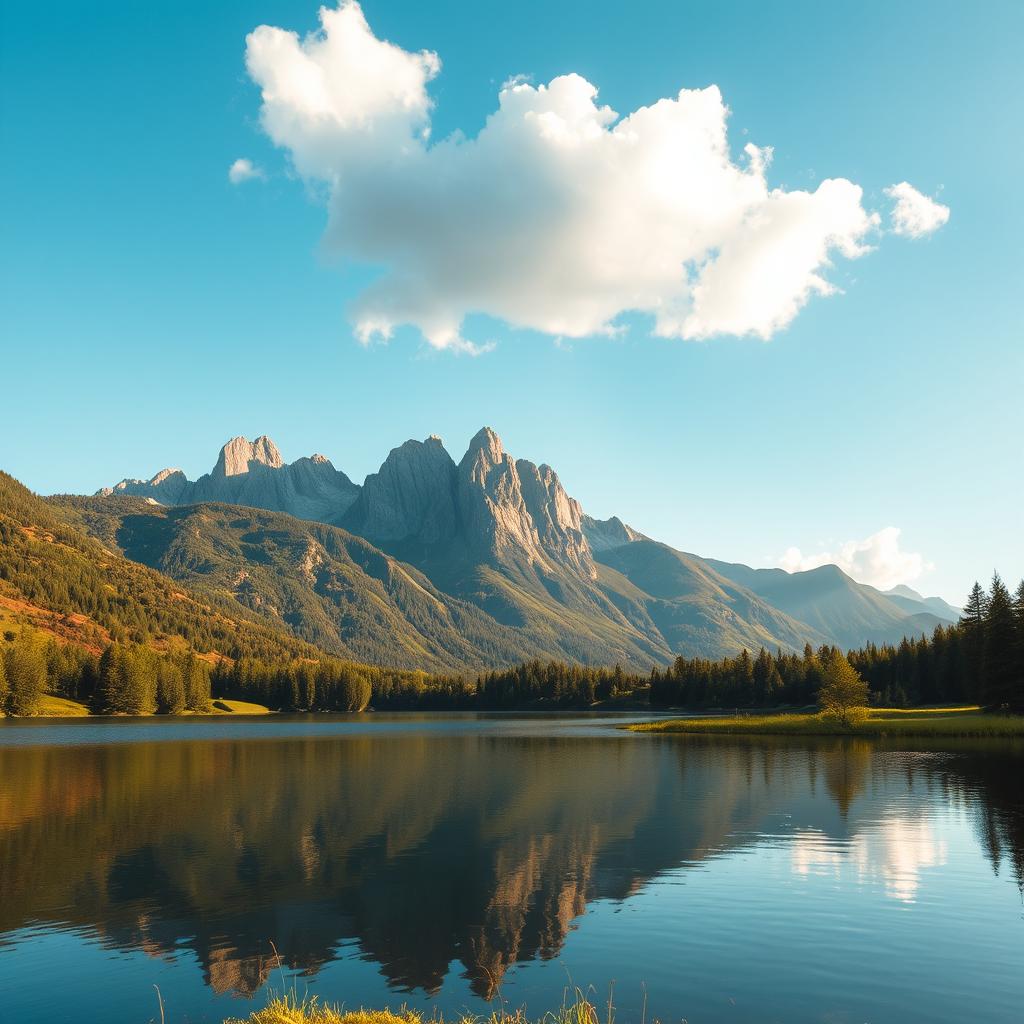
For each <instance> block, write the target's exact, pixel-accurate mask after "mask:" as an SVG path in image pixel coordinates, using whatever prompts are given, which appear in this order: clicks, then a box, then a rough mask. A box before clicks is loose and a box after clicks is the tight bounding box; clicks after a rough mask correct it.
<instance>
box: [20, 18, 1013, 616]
mask: <svg viewBox="0 0 1024 1024" xmlns="http://www.w3.org/2000/svg"><path fill="white" fill-rule="evenodd" d="M0 10H2V24H0V104H2V106H0V204H2V207H0V214H2V223H3V230H2V233H0V356H2V358H0V467H2V468H3V469H5V470H7V471H8V472H10V473H12V474H13V475H14V476H16V477H17V478H19V479H20V480H22V481H23V482H24V483H25V484H27V485H28V486H29V487H31V488H32V489H34V490H36V491H38V492H40V493H52V492H58V491H68V492H92V491H94V490H96V489H97V488H99V487H100V486H103V485H105V484H110V483H113V482H116V481H117V480H119V479H121V478H122V477H125V476H133V477H134V476H138V477H148V476H150V475H152V474H153V473H155V472H156V471H157V470H159V469H161V468H163V467H165V466H180V467H181V468H183V469H184V470H185V471H186V472H187V473H188V475H189V476H190V477H193V478H194V477H195V476H197V475H200V474H201V473H203V472H206V471H208V470H209V469H210V468H211V467H212V465H213V463H214V461H215V458H216V454H217V451H218V450H219V448H220V446H221V445H222V444H223V443H224V442H225V441H226V440H227V439H228V438H229V437H232V436H235V435H238V434H244V435H246V436H248V437H254V436H256V435H258V434H263V433H266V434H268V435H270V436H271V437H272V438H274V440H275V441H276V442H277V444H278V445H279V447H280V448H281V450H282V453H283V455H284V457H285V458H286V459H287V460H292V459H295V458H298V457H300V456H302V455H308V454H312V453H313V452H322V453H324V454H326V455H328V456H329V457H330V458H331V459H332V461H333V462H334V463H335V465H336V466H338V467H339V468H340V469H343V470H344V471H345V472H346V473H348V475H349V476H350V477H352V478H353V479H354V480H356V481H357V482H361V480H362V479H363V477H364V476H365V475H366V474H367V473H370V472H373V471H374V470H376V469H377V467H378V466H379V465H380V463H381V461H382V460H383V459H384V457H385V456H386V454H387V452H388V451H389V450H390V449H391V448H392V447H395V446H397V445H398V444H400V443H402V442H403V441H404V440H406V439H408V438H410V437H412V438H419V439H422V438H425V437H427V436H428V435H430V434H439V435H440V436H441V437H443V438H444V440H445V443H446V445H447V447H448V449H449V451H450V452H451V453H452V455H453V456H454V457H455V458H456V459H458V458H459V457H460V456H461V454H462V452H463V451H464V449H465V446H466V443H467V442H468V440H469V438H470V437H471V436H472V435H473V434H474V433H475V432H476V431H477V430H478V429H479V428H480V427H481V426H483V425H485V424H486V425H489V426H491V427H493V428H494V429H495V430H496V431H497V432H498V433H499V435H500V436H501V437H502V439H503V441H504V443H505V447H506V449H507V450H508V451H510V452H512V453H513V454H514V455H515V456H517V457H524V458H529V459H531V460H533V461H535V462H546V463H548V464H550V465H552V466H553V467H555V469H556V470H557V471H558V472H559V475H560V477H561V479H562V481H563V483H564V484H565V486H566V488H567V489H568V491H569V493H570V494H572V495H573V496H575V497H576V498H578V499H579V500H580V502H581V503H582V505H583V507H584V508H585V510H586V511H587V512H589V513H590V514H592V515H594V516H597V517H601V518H603V517H606V516H609V515H618V516H620V517H621V518H622V519H624V520H625V521H626V522H628V523H630V524H631V525H633V526H634V527H635V528H637V529H639V530H641V531H643V532H644V533H647V534H649V535H651V536H654V537H656V538H658V539H659V540H664V541H666V542H668V543H671V544H672V545H674V546H676V547H679V548H682V549H684V550H687V551H693V552H696V553H698V554H703V555H708V556H713V557H716V558H722V559H726V560H731V561H740V562H745V563H748V564H752V565H757V566H768V565H783V566H784V567H786V568H789V569H796V568H801V567H807V566H810V565H813V564H817V563H820V562H821V561H822V560H832V561H836V562H837V563H838V564H840V565H841V566H843V567H844V568H846V569H847V571H849V572H851V574H852V575H854V576H855V577H856V578H858V579H862V580H864V581H866V582H871V583H874V584H876V585H880V586H892V585H894V584H895V583H900V582H903V583H908V584H909V585H911V586H913V587H914V588H915V589H918V590H920V591H922V592H924V593H926V594H940V595H942V596H943V597H946V598H947V599H949V600H951V601H954V602H955V603H961V602H962V599H963V597H964V596H965V595H966V592H967V590H968V589H969V587H970V585H971V583H972V582H973V581H974V580H975V579H976V578H980V579H981V580H983V581H987V580H988V579H989V578H990V577H991V574H992V572H993V570H996V569H998V570H999V571H1000V572H1001V573H1002V575H1003V576H1004V577H1005V578H1006V579H1007V580H1008V581H1009V582H1010V583H1011V585H1015V584H1016V582H1017V581H1018V580H1019V579H1020V578H1021V577H1022V576H1024V530H1022V529H1021V525H1022V517H1021V512H1020V509H1021V507H1022V505H1024V465H1022V462H1024V455H1022V453H1024V430H1022V427H1021V395H1022V394H1024V346H1022V338H1021V335H1022V316H1021V313H1020V305H1019V303H1020V299H1019V292H1020V284H1021V281H1022V280H1024V255H1022V254H1024V247H1022V244H1021V238H1022V234H1024V202H1022V199H1021V195H1022V193H1021V186H1020V167H1021V163H1022V159H1024V141H1022V139H1021V135H1020V132H1019V125H1020V124H1021V123H1024V99H1022V97H1024V62H1021V61H1020V59H1019V53H1020V48H1021V44H1022V41H1024V5H1021V4H1019V3H1016V2H1005V3H1001V2H988V3H983V4H976V5H967V4H961V3H941V2H928V3H915V2H909V0H908V2H904V3H901V4H899V5H892V4H885V3H875V2H868V3H865V4H861V5H820V4H812V3H799V2H787V3H784V4H765V3H753V2H751V3H745V2H744V3H736V2H733V3H710V2H709V3H697V2H690V3H634V4H631V5H628V6H626V7H624V6H623V5H621V4H613V3H603V2H595V3H593V4H589V5H587V6H586V7H585V8H584V7H581V6H580V5H575V4H573V5H570V4H557V5H556V4H551V3H531V2H522V3H518V4H514V5H512V4H504V5H488V4H469V3H464V4H459V3H447V2H437V3H433V4H429V5H426V4H413V3H398V2H389V3H384V2H378V0H365V2H364V3H363V5H362V7H361V8H359V7H358V6H355V5H353V4H344V5H343V6H342V7H341V8H335V7H334V6H333V5H332V6H328V7H327V8H326V11H325V14H324V15H323V20H322V21H321V15H320V14H319V13H318V8H317V6H316V5H315V4H313V3H309V2H294V0H289V2H284V0H278V2H271V0H265V2H260V0H257V2H246V3H232V2H228V0H224V2H219V3H217V4H206V3H193V2H181V3H178V4H162V5H140V4H136V3H116V2H109V3H105V4H103V5H83V4H80V3H74V4H72V3H65V2H63V0H56V2H54V3H51V4H48V5H46V6H45V7H40V6H39V5H33V4H14V3H10V2H7V0H0ZM292 33H294V35H293V34H292ZM310 33H313V35H312V36H311V35H310ZM317 33H319V34H317ZM681 90H683V91H682V92H681Z"/></svg>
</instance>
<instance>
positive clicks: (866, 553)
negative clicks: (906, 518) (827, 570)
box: [778, 526, 934, 590]
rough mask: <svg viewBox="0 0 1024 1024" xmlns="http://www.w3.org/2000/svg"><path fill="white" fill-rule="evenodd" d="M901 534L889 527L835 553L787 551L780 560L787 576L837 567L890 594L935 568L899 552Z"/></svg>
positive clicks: (920, 556)
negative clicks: (789, 573)
mask: <svg viewBox="0 0 1024 1024" xmlns="http://www.w3.org/2000/svg"><path fill="white" fill-rule="evenodd" d="M900 532H901V531H900V530H899V529H898V528H897V527H895V526H887V527H885V529H883V530H879V531H878V533H873V534H872V535H871V536H870V537H866V538H865V539H864V540H851V541H847V542H846V543H845V544H840V545H839V546H838V547H837V548H836V549H835V550H834V551H822V552H820V553H819V554H814V555H804V554H803V553H802V552H801V550H800V549H799V548H796V547H792V548H788V549H787V550H786V552H785V554H783V556H782V557H781V558H780V559H779V562H778V565H779V568H781V569H785V570H786V572H805V571H806V570H808V569H816V568H817V567H818V566H819V565H838V566H839V568H840V569H842V570H843V572H845V573H846V574H847V575H848V576H852V577H853V578H854V579H855V580H857V581H858V582H859V583H869V584H871V586H873V587H878V589H879V590H891V589H892V588H893V587H895V586H898V585H899V584H900V583H912V582H913V581H914V580H916V579H918V578H919V577H920V576H921V575H922V574H923V573H925V572H927V571H929V570H931V569H932V568H934V566H932V565H931V563H929V562H926V561H925V559H924V557H923V556H922V555H919V554H917V553H915V552H912V551H903V550H902V549H901V548H900Z"/></svg>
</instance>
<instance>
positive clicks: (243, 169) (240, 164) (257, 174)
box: [228, 156, 263, 185]
mask: <svg viewBox="0 0 1024 1024" xmlns="http://www.w3.org/2000/svg"><path fill="white" fill-rule="evenodd" d="M262 177H263V171H261V170H260V169H259V168H258V167H257V166H256V165H255V164H254V163H253V162H252V161H251V160H249V159H248V158H247V157H244V156H243V157H239V158H238V159H237V160H236V161H235V162H234V163H233V164H232V165H231V166H230V167H229V168H228V181H230V182H231V184H232V185H241V184H242V182H243V181H251V180H252V179H253V178H262Z"/></svg>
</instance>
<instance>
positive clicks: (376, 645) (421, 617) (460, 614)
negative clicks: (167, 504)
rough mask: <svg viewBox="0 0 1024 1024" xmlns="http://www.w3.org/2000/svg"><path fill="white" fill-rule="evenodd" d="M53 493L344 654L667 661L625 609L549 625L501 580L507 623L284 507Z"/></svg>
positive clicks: (109, 530)
mask: <svg viewBox="0 0 1024 1024" xmlns="http://www.w3.org/2000/svg"><path fill="white" fill-rule="evenodd" d="M51 500H53V501H54V502H55V503H56V505H57V506H58V507H59V508H61V509H63V510H65V512H66V514H68V515H74V516H76V517H77V519H78V521H79V522H81V523H82V524H83V526H85V527H86V528H87V529H89V530H90V531H91V532H92V533H93V534H94V535H96V536H97V537H101V538H103V539H105V540H106V541H107V542H108V543H113V544H116V546H117V548H118V549H119V550H120V551H121V552H123V553H124V554H125V555H126V556H127V557H129V558H132V559H135V560H137V561H140V562H142V563H144V564H146V565H148V566H151V567H153V568H154V569H158V570H159V571H160V572H162V573H165V574H167V575H168V576H170V577H172V578H173V579H175V580H179V581H182V582H183V583H186V584H188V585H189V586H191V587H193V588H195V589H196V590H198V591H201V592H203V593H211V594H215V595H216V596H217V597H218V598H219V599H221V600H231V601H235V602H237V603H238V604H240V605H241V606H243V607H244V608H246V609H247V610H249V611H250V612H251V613H253V614H256V615H259V616H261V617H263V618H265V619H267V620H268V621H269V622H271V623H273V624H274V625H275V626H276V627H278V628H287V629H289V630H291V631H292V632H293V633H294V634H295V635H296V636H297V637H299V638H301V639H303V640H306V641H308V642H310V643H312V644H315V645H316V646H317V647H319V648H322V649H324V650H326V651H328V652H330V653H333V654H337V655H339V656H344V657H350V658H353V659H356V660H362V661H372V662H375V663H378V664H387V665H391V666H394V667H398V668H403V667H406V668H419V669H425V670H434V671H440V670H451V669H459V668H481V667H485V666H496V665H508V664H512V663H514V662H517V661H523V660H526V659H529V658H534V657H548V658H556V659H571V660H580V661H587V662H600V663H611V662H614V661H623V662H625V663H627V664H631V665H642V666H643V667H644V668H648V667H650V665H651V664H653V663H656V662H664V661H666V660H668V659H669V658H670V656H671V652H670V651H669V649H668V647H667V646H666V645H665V644H664V642H663V641H660V638H657V637H655V638H654V639H650V640H649V639H647V638H645V637H644V636H643V634H642V633H641V632H640V631H639V630H636V629H635V628H633V627H631V626H630V625H629V624H628V623H627V622H626V621H625V620H621V621H620V617H619V616H617V615H616V617H615V621H603V620H600V619H598V620H597V621H596V622H594V621H591V622H588V621H585V619H584V618H583V617H579V618H578V621H574V617H573V615H572V614H567V613H566V612H565V610H564V609H563V610H562V613H561V617H560V619H559V621H558V622H557V623H554V624H553V623H552V622H549V621H548V619H547V617H546V616H545V615H544V614H542V613H541V612H540V611H538V607H537V598H536V595H535V594H531V593H530V592H529V589H528V588H526V587H524V586H520V587H518V588H517V587H516V586H515V585H514V584H511V583H509V581H507V580H503V579H500V578H495V579H494V580H493V581H492V583H493V587H494V588H495V589H502V590H503V592H504V593H505V594H506V595H508V601H509V603H510V604H511V605H514V607H515V608H516V611H517V613H518V614H517V617H516V621H514V622H512V621H507V619H508V616H506V617H505V620H503V619H502V618H498V617H496V616H495V615H493V614H491V612H492V611H493V610H494V608H493V605H492V606H491V607H490V608H489V607H488V601H487V600H480V601H478V602H476V603H474V602H473V601H471V600H467V599H463V598H460V597H458V596H454V595H452V594H449V593H445V592H443V591H441V590H439V589H438V588H437V587H436V586H435V585H434V584H433V583H432V582H431V580H430V579H429V578H428V577H427V576H426V575H424V574H423V573H421V572H420V571H419V570H417V569H416V568H414V567H412V566H410V565H408V564H405V563H403V562H401V561H399V560H398V559H396V558H394V557H393V556H391V555H388V554H386V553H385V552H383V551H381V550H380V549H378V548H376V547H374V546H373V545H371V544H370V543H369V542H368V541H366V540H364V539H362V538H360V537H356V536H355V535H353V534H351V533H349V532H348V531H346V530H343V529H340V528H338V527H332V526H328V525H326V524H321V523H312V522H308V521H304V520H298V519H295V518H294V517H291V516H287V515H285V514H283V513H273V512H267V511H263V510H259V509H251V508H242V507H238V506H231V505H214V504H210V505H194V506H184V507H180V508H164V507H162V506H159V505H153V504H150V503H147V502H146V501H145V500H140V499H131V498H123V497H117V496H108V497H105V498H103V497H101V498H58V499H51ZM487 575H488V574H487V570H486V569H481V571H480V575H479V576H478V578H477V583H476V586H477V592H476V594H475V595H471V596H477V597H480V593H481V592H482V591H483V590H486V589H487V588H488V586H489V583H488V578H487ZM567 623H569V624H570V626H569V628H567ZM556 626H557V628H556Z"/></svg>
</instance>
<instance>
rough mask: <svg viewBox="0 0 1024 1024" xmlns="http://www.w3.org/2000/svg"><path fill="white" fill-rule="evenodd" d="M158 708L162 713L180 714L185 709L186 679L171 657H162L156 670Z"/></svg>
mask: <svg viewBox="0 0 1024 1024" xmlns="http://www.w3.org/2000/svg"><path fill="white" fill-rule="evenodd" d="M156 710H157V712H158V713H159V714H161V715H180V714H181V712H182V711H184V710H185V680H184V678H183V677H182V674H181V669H180V668H179V667H178V666H177V665H176V664H175V663H174V662H173V661H171V659H170V658H161V659H160V664H159V665H158V667H157V670H156Z"/></svg>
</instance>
